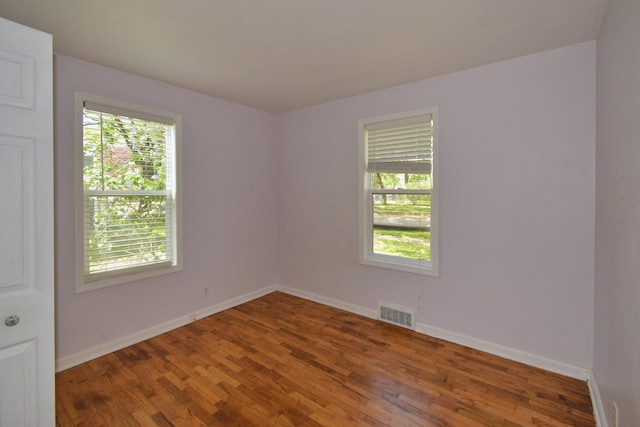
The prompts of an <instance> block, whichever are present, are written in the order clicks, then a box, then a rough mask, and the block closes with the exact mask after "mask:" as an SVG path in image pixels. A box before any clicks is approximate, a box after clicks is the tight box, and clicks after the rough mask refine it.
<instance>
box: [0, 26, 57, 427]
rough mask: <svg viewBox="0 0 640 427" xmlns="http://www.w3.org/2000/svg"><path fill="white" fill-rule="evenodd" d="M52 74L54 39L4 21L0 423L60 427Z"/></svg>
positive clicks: (0, 426) (2, 426) (0, 35)
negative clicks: (57, 409)
mask: <svg viewBox="0 0 640 427" xmlns="http://www.w3.org/2000/svg"><path fill="white" fill-rule="evenodd" d="M52 77H53V72H52V50H51V36H50V35H48V34H45V33H42V32H39V31H36V30H33V29H30V28H27V27H24V26H22V25H19V24H15V23H13V22H10V21H7V20H5V19H2V18H0V207H1V208H0V427H20V426H43V427H44V426H53V425H55V403H54V402H55V397H54V382H55V355H54V316H53V295H54V294H53V280H54V274H53V132H52V131H53V96H52V95H53V89H52V85H53V83H52ZM12 316H13V317H12ZM11 320H13V322H11Z"/></svg>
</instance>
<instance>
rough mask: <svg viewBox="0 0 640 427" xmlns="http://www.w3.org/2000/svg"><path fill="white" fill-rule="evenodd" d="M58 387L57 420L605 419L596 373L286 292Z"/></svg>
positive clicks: (59, 380) (587, 422) (120, 355)
mask: <svg viewBox="0 0 640 427" xmlns="http://www.w3.org/2000/svg"><path fill="white" fill-rule="evenodd" d="M56 388H57V390H56V397H57V402H56V410H57V424H58V425H59V426H91V427H98V426H341V427H342V426H456V427H457V426H460V427H467V426H530V425H535V426H595V421H594V417H593V411H592V406H591V400H590V397H589V392H588V389H587V385H586V384H585V383H584V382H581V381H578V380H574V379H570V378H567V377H563V376H561V375H556V374H553V373H549V372H546V371H543V370H540V369H537V368H533V367H530V366H527V365H523V364H520V363H516V362H512V361H508V360H505V359H502V358H500V357H497V356H492V355H489V354H486V353H482V352H480V351H476V350H472V349H469V348H467V347H462V346H459V345H456V344H451V343H448V342H446V341H442V340H438V339H435V338H430V337H428V336H425V335H421V334H417V333H414V332H412V331H408V330H405V329H402V328H399V327H395V326H391V325H387V324H384V323H381V322H377V321H374V320H371V319H367V318H364V317H361V316H358V315H354V314H351V313H347V312H344V311H341V310H337V309H334V308H331V307H327V306H323V305H320V304H316V303H313V302H310V301H307V300H304V299H300V298H296V297H293V296H290V295H287V294H283V293H278V292H276V293H272V294H269V295H267V296H265V297H262V298H259V299H257V300H254V301H251V302H248V303H246V304H243V305H241V306H238V307H235V308H233V309H229V310H226V311H224V312H221V313H218V314H215V315H213V316H210V317H207V318H205V319H202V320H198V321H196V322H194V323H191V324H189V325H187V326H184V327H182V328H179V329H176V330H174V331H171V332H168V333H166V334H163V335H160V336H157V337H154V338H152V339H149V340H147V341H144V342H142V343H139V344H136V345H133V346H131V347H128V348H125V349H123V350H119V351H116V352H114V353H110V354H108V355H106V356H104V357H101V358H99V359H96V360H93V361H90V362H87V363H84V364H82V365H79V366H76V367H73V368H71V369H68V370H66V371H63V372H60V373H58V374H57V376H56Z"/></svg>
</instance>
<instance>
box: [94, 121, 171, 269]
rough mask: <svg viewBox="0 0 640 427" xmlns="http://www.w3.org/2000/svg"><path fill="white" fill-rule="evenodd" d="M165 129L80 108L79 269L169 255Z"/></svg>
mask: <svg viewBox="0 0 640 427" xmlns="http://www.w3.org/2000/svg"><path fill="white" fill-rule="evenodd" d="M171 129H172V127H171V126H169V125H166V124H163V123H156V122H151V121H146V120H140V119H136V118H130V117H126V116H120V115H113V114H108V113H103V112H97V111H91V110H88V109H85V110H84V115H83V150H84V168H83V185H84V194H85V273H96V272H101V271H108V270H114V269H120V268H125V267H131V266H138V265H145V264H149V263H155V262H159V261H164V260H168V259H170V254H168V253H167V229H168V221H170V217H169V215H168V214H169V213H170V211H171V210H170V209H168V208H170V205H168V203H170V199H169V198H170V197H171V192H170V191H167V190H171V189H170V188H168V187H170V184H168V183H170V181H168V179H167V178H168V174H169V173H170V171H171V168H170V165H169V164H168V161H169V158H168V156H167V144H168V140H169V142H171V140H170V138H171Z"/></svg>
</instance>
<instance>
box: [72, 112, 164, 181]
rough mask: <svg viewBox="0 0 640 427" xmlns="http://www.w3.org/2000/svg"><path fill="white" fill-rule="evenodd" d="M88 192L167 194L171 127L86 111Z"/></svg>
mask: <svg viewBox="0 0 640 427" xmlns="http://www.w3.org/2000/svg"><path fill="white" fill-rule="evenodd" d="M83 125H84V132H83V134H84V139H83V149H84V173H83V182H84V188H85V189H91V190H164V189H166V182H167V173H168V172H170V171H168V170H167V139H168V137H170V132H171V126H169V125H166V124H163V123H156V122H149V121H145V120H139V119H133V118H129V117H125V116H115V115H112V114H108V113H102V112H96V111H91V110H86V109H85V110H84V117H83Z"/></svg>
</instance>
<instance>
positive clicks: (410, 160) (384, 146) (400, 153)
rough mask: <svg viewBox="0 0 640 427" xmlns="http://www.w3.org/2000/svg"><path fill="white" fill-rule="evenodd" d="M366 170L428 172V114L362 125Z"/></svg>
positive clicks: (430, 158)
mask: <svg viewBox="0 0 640 427" xmlns="http://www.w3.org/2000/svg"><path fill="white" fill-rule="evenodd" d="M365 131H366V138H367V172H374V173H375V172H388V173H406V172H412V173H424V174H429V173H431V169H432V161H433V120H432V115H431V114H426V115H422V116H416V117H410V118H405V119H400V120H392V121H387V122H380V123H374V124H370V125H366V126H365Z"/></svg>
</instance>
